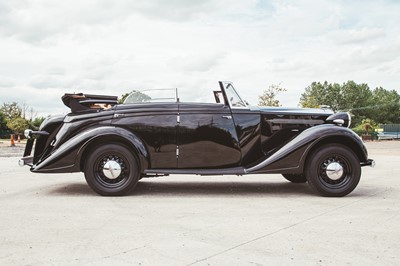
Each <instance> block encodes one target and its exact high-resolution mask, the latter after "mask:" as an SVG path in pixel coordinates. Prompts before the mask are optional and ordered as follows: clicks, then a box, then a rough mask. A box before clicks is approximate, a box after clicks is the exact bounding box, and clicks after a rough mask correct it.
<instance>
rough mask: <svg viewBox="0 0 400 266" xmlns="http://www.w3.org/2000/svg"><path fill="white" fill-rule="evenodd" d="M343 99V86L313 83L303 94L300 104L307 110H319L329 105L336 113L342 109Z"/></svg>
mask: <svg viewBox="0 0 400 266" xmlns="http://www.w3.org/2000/svg"><path fill="white" fill-rule="evenodd" d="M341 98H342V95H341V86H340V85H339V84H337V83H334V84H330V83H328V82H327V81H325V82H324V83H320V82H313V83H311V85H310V86H308V87H307V88H306V89H305V92H304V93H303V94H301V98H300V104H301V105H302V106H303V107H306V108H319V107H320V106H322V105H327V106H329V107H330V108H332V110H333V111H335V112H336V111H338V110H339V109H340V102H341Z"/></svg>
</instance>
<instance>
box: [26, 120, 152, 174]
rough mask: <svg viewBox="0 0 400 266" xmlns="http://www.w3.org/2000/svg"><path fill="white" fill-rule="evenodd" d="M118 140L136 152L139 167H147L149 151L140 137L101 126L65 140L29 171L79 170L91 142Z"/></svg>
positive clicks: (122, 130)
mask: <svg viewBox="0 0 400 266" xmlns="http://www.w3.org/2000/svg"><path fill="white" fill-rule="evenodd" d="M118 141H121V142H123V143H124V144H127V145H128V146H129V147H130V148H131V149H133V151H134V152H136V153H137V155H138V159H139V160H140V164H141V166H142V168H141V169H146V168H147V166H148V163H149V153H148V152H147V150H146V147H145V145H144V144H143V142H142V141H141V140H140V138H138V137H137V136H136V135H135V134H133V133H132V132H130V131H128V130H126V129H123V128H118V127H113V126H103V127H96V128H91V129H88V130H85V131H83V132H81V133H79V134H78V135H76V136H74V137H72V138H71V139H69V140H67V141H66V142H65V143H63V144H62V145H60V147H59V148H58V149H56V150H55V151H54V152H52V153H51V154H50V155H49V156H47V157H46V158H44V159H43V160H41V161H40V162H38V163H37V164H35V165H33V167H32V168H31V171H32V172H49V173H50V172H52V173H65V172H80V171H81V170H83V166H82V165H81V162H83V161H84V160H83V159H84V156H86V154H87V153H86V152H90V148H91V147H93V144H96V143H99V142H103V143H104V142H118Z"/></svg>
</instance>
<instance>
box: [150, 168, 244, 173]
mask: <svg viewBox="0 0 400 266" xmlns="http://www.w3.org/2000/svg"><path fill="white" fill-rule="evenodd" d="M144 173H145V174H164V175H165V174H171V175H184V174H186V175H244V174H246V172H245V169H244V168H243V167H234V168H225V169H147V170H145V171H144Z"/></svg>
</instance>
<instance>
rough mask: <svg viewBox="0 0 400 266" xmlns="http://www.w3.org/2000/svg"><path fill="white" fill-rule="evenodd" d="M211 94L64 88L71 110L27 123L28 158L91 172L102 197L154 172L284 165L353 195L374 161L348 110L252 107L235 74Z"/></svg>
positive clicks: (39, 166)
mask: <svg viewBox="0 0 400 266" xmlns="http://www.w3.org/2000/svg"><path fill="white" fill-rule="evenodd" d="M171 92H172V94H170V95H167V96H166V94H168V93H171ZM213 93H214V98H215V103H190V102H181V101H180V100H179V98H178V92H177V90H175V89H174V90H162V91H157V92H154V91H141V92H134V93H132V94H131V95H129V96H128V97H127V98H126V100H125V102H124V103H123V104H117V97H114V96H101V95H87V94H65V95H64V96H63V97H62V99H63V102H64V103H65V104H66V105H67V106H68V107H70V109H71V113H69V114H68V115H58V116H51V117H49V118H47V119H46V120H45V121H44V122H43V123H42V125H41V126H40V129H39V130H38V131H32V130H26V131H25V135H26V137H27V138H28V139H29V140H28V142H27V145H26V149H25V153H24V157H23V158H21V160H20V165H26V164H27V165H29V166H30V167H31V168H30V169H31V171H32V172H36V173H70V172H84V175H85V178H86V181H87V183H88V185H89V186H90V187H91V188H92V189H93V190H94V191H95V192H97V193H98V194H100V195H104V196H116V195H126V194H128V193H130V192H131V191H132V190H133V189H134V188H135V186H136V185H137V183H138V181H139V180H140V179H141V178H143V177H150V176H151V177H152V176H166V175H170V174H186V175H187V174H195V175H248V174H277V173H279V174H282V175H283V177H284V178H286V179H287V180H289V181H291V182H294V183H302V182H308V184H309V186H310V187H311V189H312V190H313V191H315V192H316V193H318V194H320V195H323V196H345V195H347V194H349V193H350V192H351V191H353V190H354V188H355V187H356V186H357V184H358V182H359V180H360V176H361V166H366V165H370V166H372V165H373V164H374V162H373V160H371V159H368V154H367V150H366V148H365V146H364V144H363V142H362V141H361V140H360V138H359V137H358V136H357V135H356V134H355V133H354V132H353V131H351V130H350V129H349V128H348V127H349V126H350V123H351V119H350V115H349V114H348V113H336V114H334V113H333V112H332V111H331V110H329V109H326V108H324V109H301V108H276V107H255V106H249V105H248V104H247V102H245V101H244V100H243V99H242V97H240V96H239V94H238V93H237V91H236V90H235V89H234V87H233V85H232V83H230V82H219V88H218V89H216V90H215V91H214V92H213ZM34 141H36V143H35V149H34V152H33V155H31V152H32V147H33V142H34ZM265 178H266V179H267V178H268V177H267V176H266V177H265Z"/></svg>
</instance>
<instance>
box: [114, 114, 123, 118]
mask: <svg viewBox="0 0 400 266" xmlns="http://www.w3.org/2000/svg"><path fill="white" fill-rule="evenodd" d="M124 116H125V114H114V118H121V117H124Z"/></svg>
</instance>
